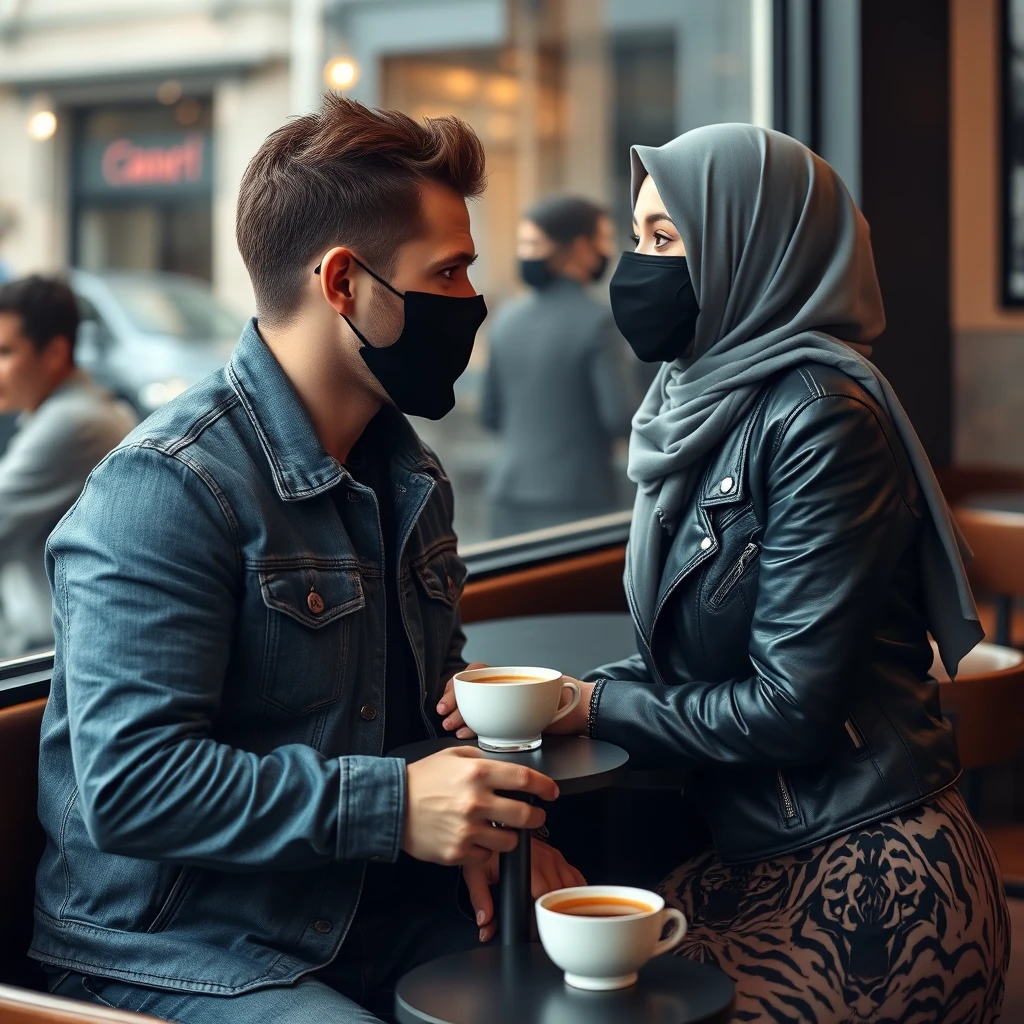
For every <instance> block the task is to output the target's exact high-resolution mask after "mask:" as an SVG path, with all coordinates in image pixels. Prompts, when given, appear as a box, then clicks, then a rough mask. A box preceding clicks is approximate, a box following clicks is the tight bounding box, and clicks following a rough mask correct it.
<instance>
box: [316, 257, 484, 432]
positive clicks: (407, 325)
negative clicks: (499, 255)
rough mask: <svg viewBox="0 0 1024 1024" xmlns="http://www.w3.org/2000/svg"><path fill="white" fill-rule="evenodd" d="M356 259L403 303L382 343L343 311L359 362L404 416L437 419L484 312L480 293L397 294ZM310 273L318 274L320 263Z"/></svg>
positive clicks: (451, 399) (448, 403) (451, 404)
mask: <svg viewBox="0 0 1024 1024" xmlns="http://www.w3.org/2000/svg"><path fill="white" fill-rule="evenodd" d="M352 258H353V259H355V257H354V256H353V257H352ZM356 263H358V264H359V266H361V267H362V268H363V270H365V271H366V272H367V273H368V274H369V275H370V276H371V277H372V278H373V279H374V280H375V281H379V282H380V283H381V284H382V285H384V287H385V288H387V290H388V291H389V292H392V293H393V294H395V295H397V296H398V297H399V298H400V299H402V301H403V304H404V308H405V322H404V324H403V326H402V333H401V334H400V335H399V336H398V339H397V340H396V341H395V342H393V343H392V344H391V345H388V346H387V347H386V348H374V346H373V345H371V344H370V343H369V342H368V341H367V340H366V338H365V337H364V336H363V335H362V334H361V333H360V331H359V329H358V328H357V327H356V325H355V324H354V323H352V321H351V320H349V318H348V317H347V316H346V317H345V322H346V323H347V324H348V325H349V327H351V328H352V330H353V331H354V332H355V335H356V337H357V338H358V339H359V340H360V341H361V342H362V343H363V347H362V348H361V349H360V350H359V354H360V355H361V356H362V357H363V362H364V363H366V365H367V366H368V367H369V369H370V373H372V374H373V375H374V377H376V378H377V380H378V381H379V382H380V385H381V387H382V388H384V390H385V391H386V392H387V393H388V396H389V397H390V399H391V401H392V402H394V403H395V405H396V406H398V408H399V409H400V410H401V411H402V412H404V413H405V414H406V415H407V416H424V417H426V418H427V419H428V420H439V419H441V418H442V417H443V416H446V415H447V414H448V413H450V412H451V411H452V409H454V408H455V382H456V381H457V380H458V379H459V378H460V377H461V376H462V374H463V373H465V370H466V367H467V366H469V357H470V356H471V355H472V354H473V342H474V340H475V339H476V332H477V331H478V330H479V329H480V325H481V324H482V323H483V322H484V318H485V317H486V316H487V305H486V303H485V302H484V297H483V296H482V295H474V296H472V297H471V298H467V299H462V298H456V297H455V296H452V295H435V294H434V293H433V292H405V294H404V295H403V294H402V292H399V291H396V290H395V289H394V288H392V287H391V285H389V284H388V283H387V281H385V280H384V279H383V278H381V277H378V276H377V275H376V274H375V273H374V272H373V271H372V270H371V269H370V268H369V267H368V266H366V264H365V263H361V262H360V261H359V260H356ZM314 273H317V274H319V273H320V268H319V267H317V268H316V270H315V271H314ZM342 316H345V314H344V313H342Z"/></svg>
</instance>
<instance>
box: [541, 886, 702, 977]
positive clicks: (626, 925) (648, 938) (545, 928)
mask: <svg viewBox="0 0 1024 1024" xmlns="http://www.w3.org/2000/svg"><path fill="white" fill-rule="evenodd" d="M587 904H589V907H588V906H587ZM601 905H604V907H605V909H606V910H613V911H614V913H615V916H598V915H597V908H598V907H599V906H601ZM560 906H561V907H563V908H565V909H564V910H557V909H555V908H557V907H560ZM536 907H537V930H538V932H539V933H540V941H541V944H542V945H543V946H544V951H545V952H546V953H547V955H548V956H549V957H551V959H552V960H553V961H554V963H555V964H556V965H557V966H559V967H561V968H562V970H563V971H565V982H566V984H567V985H572V986H573V987H574V988H583V989H589V990H591V991H596V992H605V991H609V990H611V989H617V988H628V987H629V986H630V985H634V984H636V979H637V972H638V971H639V970H640V968H641V967H643V965H644V964H645V963H647V961H648V960H650V959H651V957H655V956H659V955H660V954H661V953H665V952H667V951H668V950H670V949H673V948H674V947H676V946H678V945H679V943H680V942H681V941H682V938H683V936H684V935H685V934H686V918H685V917H683V915H682V913H681V912H680V911H678V910H676V909H675V908H674V907H666V906H665V901H664V900H663V899H662V898H661V897H660V896H659V895H658V894H657V893H656V892H649V891H648V890H647V889H634V888H632V887H631V886H628V885H580V886H576V887H575V888H572V889H556V890H555V891H554V892H549V893H548V894H547V895H546V896H541V898H540V899H539V900H537V903H536ZM634 908H635V909H634ZM588 910H589V911H590V912H589V913H588ZM566 911H572V912H566ZM668 922H672V930H671V931H670V932H669V934H668V935H667V936H666V937H665V938H664V939H663V938H662V937H661V933H662V931H663V930H664V928H665V925H666V924H667V923H668Z"/></svg>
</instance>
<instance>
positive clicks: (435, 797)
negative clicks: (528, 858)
mask: <svg viewBox="0 0 1024 1024" xmlns="http://www.w3.org/2000/svg"><path fill="white" fill-rule="evenodd" d="M405 771H406V780H407V784H406V808H405V834H404V836H403V837H402V849H403V850H405V852H406V853H408V854H409V855H410V856H413V857H415V858H416V859H417V860H425V861H430V862H431V863H434V864H447V865H453V864H461V865H463V866H465V865H469V864H484V863H486V862H487V860H488V858H489V857H490V856H491V854H492V853H508V851H509V850H513V849H515V845H516V841H517V840H518V838H519V837H518V836H517V835H516V833H515V832H514V831H513V830H514V829H521V828H529V829H533V828H540V826H541V825H543V824H544V819H545V817H546V815H545V813H544V811H542V810H541V809H540V808H539V807H533V806H531V805H530V804H528V803H526V802H525V801H524V800H516V799H513V798H511V797H506V796H498V795H497V794H496V793H495V790H499V789H500V790H503V791H505V792H519V793H529V794H531V795H532V796H535V797H538V798H539V799H541V800H554V799H556V798H557V796H558V786H557V785H555V783H554V782H553V781H552V780H551V779H549V778H548V777H547V776H546V775H541V773H540V772H537V771H534V770H533V769H532V768H525V767H523V766H522V765H518V764H509V763H508V762H507V761H489V760H487V759H486V758H485V757H484V756H483V755H482V754H481V753H480V751H479V750H477V749H476V748H475V747H452V748H450V749H449V750H442V751H440V752H439V753H437V754H431V755H430V757H425V758H423V760H422V761H415V762H413V763H412V764H410V765H408V766H407V767H406V769H405ZM492 822H496V823H497V824H498V825H499V826H506V827H498V828H495V827H494V825H492V824H491V823H492Z"/></svg>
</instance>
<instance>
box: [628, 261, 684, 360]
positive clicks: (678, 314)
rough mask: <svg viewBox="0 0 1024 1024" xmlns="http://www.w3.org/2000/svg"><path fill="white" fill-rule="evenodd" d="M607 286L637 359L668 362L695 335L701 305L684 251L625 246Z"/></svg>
mask: <svg viewBox="0 0 1024 1024" xmlns="http://www.w3.org/2000/svg"><path fill="white" fill-rule="evenodd" d="M608 290H609V293H610V296H611V302H612V316H613V317H614V318H615V326H616V327H618V329H619V332H620V333H621V334H622V336H623V337H624V338H625V339H626V341H628V342H629V345H630V348H632V349H633V351H634V352H635V353H636V356H637V358H638V359H642V360H643V361H644V362H645V363H669V362H671V361H672V360H673V359H678V358H679V357H680V356H681V355H682V354H683V353H684V352H685V351H686V347H687V345H689V344H690V342H691V341H693V336H694V333H695V332H696V330H697V317H698V315H699V314H700V307H699V306H698V305H697V296H696V294H695V293H694V291H693V283H692V282H691V281H690V271H689V268H688V267H687V264H686V257H685V256H653V255H649V254H647V253H642V252H624V253H623V254H622V256H621V257H620V258H619V265H618V267H616V269H615V273H614V274H612V279H611V282H610V283H609V285H608Z"/></svg>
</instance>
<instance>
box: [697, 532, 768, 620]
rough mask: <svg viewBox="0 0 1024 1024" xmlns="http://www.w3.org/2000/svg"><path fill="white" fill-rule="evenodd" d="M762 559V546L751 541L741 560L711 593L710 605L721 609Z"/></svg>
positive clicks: (732, 566) (735, 563)
mask: <svg viewBox="0 0 1024 1024" xmlns="http://www.w3.org/2000/svg"><path fill="white" fill-rule="evenodd" d="M760 557H761V546H760V545H759V544H758V543H757V542H756V541H753V540H752V541H750V543H749V544H747V546H746V547H745V548H744V549H743V551H742V552H741V553H740V556H739V558H737V559H736V561H735V562H734V563H733V564H732V565H731V566H730V567H729V569H728V571H727V572H726V574H725V575H724V576H723V577H722V579H721V582H720V583H719V584H718V585H717V586H716V587H715V589H714V590H713V591H712V592H711V595H710V597H708V604H709V605H710V606H711V607H712V608H721V607H722V605H723V604H724V603H725V600H726V598H727V597H728V596H729V595H730V594H731V593H732V592H733V590H734V589H735V588H736V585H737V584H738V583H739V582H740V580H742V579H743V577H744V576H745V575H746V574H747V571H748V570H749V569H750V567H751V566H752V565H755V564H756V563H757V560H758V559H759V558H760Z"/></svg>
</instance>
